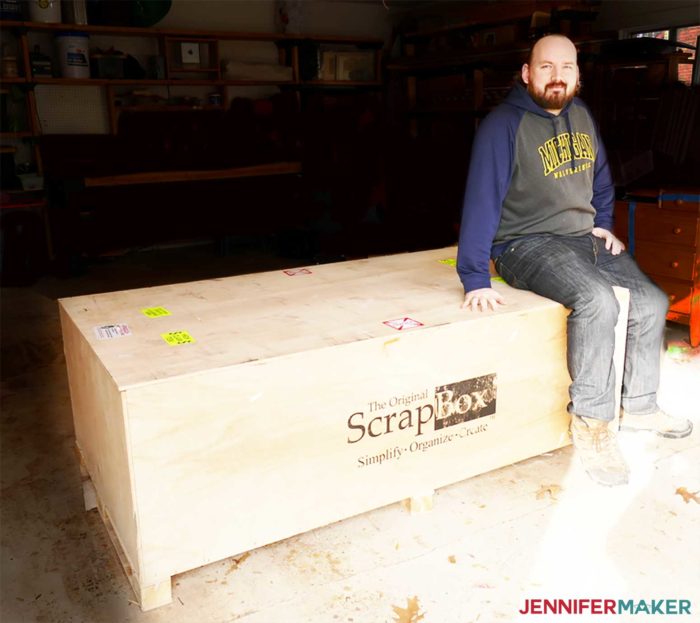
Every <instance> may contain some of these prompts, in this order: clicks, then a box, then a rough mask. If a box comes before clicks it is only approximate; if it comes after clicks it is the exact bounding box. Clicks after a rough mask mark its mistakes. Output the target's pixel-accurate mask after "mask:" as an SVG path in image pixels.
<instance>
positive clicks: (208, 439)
mask: <svg viewBox="0 0 700 623" xmlns="http://www.w3.org/2000/svg"><path fill="white" fill-rule="evenodd" d="M455 253H456V250H455V249H454V248H451V249H440V250H435V251H425V252H420V253H411V254H402V255H394V256H387V257H378V258H372V259H368V260H358V261H351V262H342V263H337V264H327V265H321V266H311V267H308V268H302V269H299V268H295V269H292V270H288V271H274V272H267V273H260V274H250V275H243V276H238V277H230V278H224V279H213V280H210V281H200V282H194V283H183V284H176V285H167V286H159V287H154V288H146V289H139V290H130V291H124V292H111V293H105V294H97V295H89V296H81V297H75V298H69V299H62V300H61V301H60V312H61V323H62V328H63V338H64V346H65V353H66V364H67V368H68V378H69V383H70V391H71V399H72V405H73V415H74V422H75V433H76V441H77V446H78V449H79V453H80V456H81V463H82V466H83V474H84V478H85V483H84V487H85V500H86V507H87V508H91V507H94V506H97V507H98V508H99V510H100V513H101V515H102V517H103V519H104V521H105V524H106V525H107V527H108V531H109V533H110V534H111V535H112V538H113V541H114V543H115V546H116V548H117V551H118V552H119V555H120V557H121V560H122V563H123V564H124V566H125V568H126V569H127V575H128V577H129V579H130V581H131V582H132V585H133V587H134V590H135V591H136V593H137V596H138V598H139V600H140V602H141V606H142V608H143V609H150V608H153V607H156V606H159V605H162V604H164V603H168V602H169V601H170V600H171V588H170V587H171V576H173V575H175V574H178V573H181V572H184V571H187V570H189V569H193V568H196V567H199V566H201V565H205V564H207V563H210V562H214V561H217V560H221V559H224V558H227V557H229V556H235V555H237V554H240V553H242V552H245V551H248V550H251V549H253V548H256V547H260V546H262V545H266V544H268V543H272V542H274V541H278V540H280V539H284V538H287V537H290V536H292V535H295V534H299V533H302V532H305V531H307V530H311V529H313V528H317V527H319V526H323V525H326V524H329V523H332V522H335V521H338V520H341V519H344V518H347V517H350V516H353V515H356V514H358V513H362V512H366V511H369V510H371V509H374V508H377V507H380V506H384V505H387V504H390V503H393V502H396V501H399V500H404V499H407V498H411V497H414V496H415V495H416V494H423V493H424V492H425V491H432V490H435V489H436V488H438V487H443V486H445V485H448V484H451V483H454V482H457V481H460V480H463V479H465V478H468V477H470V476H473V475H475V474H480V473H482V472H485V471H488V470H492V469H496V468H498V467H502V466H504V465H509V464H511V463H514V462H516V461H520V460H523V459H526V458H528V457H532V456H535V455H538V454H541V453H543V452H547V451H550V450H553V449H555V448H559V447H561V446H564V445H566V444H568V443H569V437H568V434H567V430H568V424H569V417H568V415H567V413H566V405H567V403H568V391H567V388H568V385H569V376H568V373H567V367H566V317H567V311H566V310H565V309H564V308H563V307H562V306H561V305H559V304H557V303H554V302H552V301H550V300H547V299H545V298H542V297H539V296H537V295H535V294H532V293H530V292H526V291H522V290H514V289H511V288H509V287H508V286H506V285H505V284H504V283H502V282H499V281H494V284H493V285H494V287H495V288H496V289H497V290H499V291H502V292H504V293H505V294H506V296H507V298H508V305H507V306H505V307H503V308H501V309H499V310H498V311H495V312H487V313H486V312H485V313H476V312H469V311H467V310H463V309H461V308H460V304H461V302H462V299H463V291H462V287H461V284H460V283H459V280H458V278H457V275H456V273H455V269H454V257H455ZM624 309H626V306H624ZM625 325H626V319H625V318H622V319H621V326H623V327H624V326H625ZM618 339H620V338H619V336H618ZM618 343H622V344H624V339H621V340H620V341H619V342H618Z"/></svg>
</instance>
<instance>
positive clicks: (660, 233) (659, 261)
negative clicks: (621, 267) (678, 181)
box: [615, 188, 700, 346]
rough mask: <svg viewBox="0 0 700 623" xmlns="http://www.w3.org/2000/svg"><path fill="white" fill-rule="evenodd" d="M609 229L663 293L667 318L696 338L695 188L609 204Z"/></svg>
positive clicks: (698, 222) (699, 340)
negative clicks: (611, 220)
mask: <svg viewBox="0 0 700 623" xmlns="http://www.w3.org/2000/svg"><path fill="white" fill-rule="evenodd" d="M615 232H616V233H617V235H618V236H619V237H620V238H621V239H622V240H623V241H624V242H626V243H627V245H628V248H629V250H630V252H631V253H632V254H633V255H634V257H635V259H636V260H637V262H638V264H639V266H640V268H641V269H642V270H643V271H644V272H645V273H647V274H648V275H649V276H650V277H651V278H652V279H653V280H654V281H655V282H656V283H657V284H658V285H659V287H661V288H662V289H663V290H664V291H665V292H666V293H667V294H668V297H669V302H670V309H669V312H668V316H667V318H668V319H669V320H673V321H675V322H680V323H683V324H686V325H688V326H689V328H690V343H691V345H692V346H698V345H699V344H700V251H699V246H700V188H678V189H671V190H656V189H654V190H649V191H641V192H638V193H635V194H633V195H631V196H629V197H628V198H627V199H626V200H624V201H618V202H616V204H615Z"/></svg>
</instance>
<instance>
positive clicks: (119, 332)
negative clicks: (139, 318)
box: [95, 324, 131, 340]
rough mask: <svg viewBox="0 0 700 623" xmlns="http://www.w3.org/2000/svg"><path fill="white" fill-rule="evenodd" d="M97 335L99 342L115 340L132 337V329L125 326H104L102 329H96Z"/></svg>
mask: <svg viewBox="0 0 700 623" xmlns="http://www.w3.org/2000/svg"><path fill="white" fill-rule="evenodd" d="M95 335H96V336H97V339H98V340H113V339H114V338H116V337H126V336H127V335H131V329H129V325H125V324H103V325H102V326H101V327H95Z"/></svg>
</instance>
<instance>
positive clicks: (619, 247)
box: [591, 227, 625, 255]
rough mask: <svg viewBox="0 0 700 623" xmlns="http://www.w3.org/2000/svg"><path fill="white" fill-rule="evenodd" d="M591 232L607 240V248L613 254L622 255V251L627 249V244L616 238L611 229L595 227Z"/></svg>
mask: <svg viewBox="0 0 700 623" xmlns="http://www.w3.org/2000/svg"><path fill="white" fill-rule="evenodd" d="M591 233H592V234H593V235H594V236H595V237H596V238H601V239H602V240H605V248H606V249H607V250H608V251H610V253H612V254H613V255H620V253H621V252H622V251H624V250H625V245H624V244H623V243H622V241H621V240H619V239H618V238H616V237H615V235H614V234H613V233H612V232H611V231H608V230H607V229H603V228H602V227H594V228H593V230H592V231H591Z"/></svg>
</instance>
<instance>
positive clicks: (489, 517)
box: [0, 249, 700, 623]
mask: <svg viewBox="0 0 700 623" xmlns="http://www.w3.org/2000/svg"><path fill="white" fill-rule="evenodd" d="M292 264H293V261H290V260H285V259H282V258H276V257H274V256H272V255H270V254H265V253H260V252H257V251H255V252H246V253H237V254H234V255H233V256H231V257H227V258H220V259H214V258H213V257H212V256H211V254H207V253H206V252H205V250H204V249H199V250H198V249H189V250H185V251H182V250H180V251H178V252H172V251H151V252H143V253H139V254H134V255H129V256H125V257H122V258H117V259H114V260H112V261H109V262H106V263H103V264H98V265H93V266H91V267H90V271H89V273H88V274H86V275H85V276H83V277H80V278H73V279H65V280H59V279H56V278H52V277H46V278H43V279H42V280H41V281H39V282H38V283H37V284H36V285H34V286H32V287H27V288H5V289H3V291H2V354H3V368H2V498H1V503H2V524H1V530H2V576H1V579H2V586H1V591H2V593H1V597H2V602H1V606H0V607H1V609H0V618H1V620H2V621H3V623H21V622H27V623H29V622H32V623H34V622H36V623H69V622H76V623H78V622H79V623H103V622H105V623H112V622H118V623H121V622H124V623H126V622H148V623H151V622H163V623H165V622H167V623H179V622H188V623H189V622H196V623H202V622H204V623H210V622H211V623H219V622H234V621H235V622H238V623H332V622H334V621H351V622H355V623H375V622H376V623H383V622H390V621H398V622H400V623H414V622H415V623H418V622H423V623H470V622H476V621H480V622H482V623H492V622H497V621H518V620H522V621H538V620H540V621H545V620H552V619H553V618H556V619H557V620H575V621H587V620H594V621H598V622H599V621H604V620H616V621H624V620H634V621H646V620H651V619H652V615H644V614H639V615H636V616H633V617H631V616H629V615H626V616H617V617H615V618H613V617H612V616H610V617H608V616H600V615H598V616H583V615H578V616H575V615H571V616H557V617H554V616H553V615H549V616H530V615H527V616H520V615H519V614H518V609H520V608H522V607H523V604H524V601H525V600H526V599H537V598H548V599H573V598H591V599H595V598H600V599H615V600H618V599H624V600H628V599H634V600H647V601H649V602H650V601H651V600H652V599H685V600H690V602H691V612H692V614H691V615H690V616H688V615H684V616H670V615H669V616H666V617H663V618H662V620H682V621H691V620H694V621H698V620H700V493H697V496H696V497H695V498H693V497H691V496H690V495H688V494H686V495H685V498H684V496H683V494H684V492H686V491H687V492H688V493H689V494H692V493H693V492H700V467H699V466H700V349H694V350H693V349H691V348H690V347H689V346H688V344H687V328H685V327H681V326H679V325H673V324H669V326H668V330H667V337H668V343H669V348H668V350H667V351H666V353H665V354H664V359H663V370H662V385H661V394H660V402H661V404H662V405H663V406H664V407H666V408H667V409H668V410H670V411H672V412H674V413H677V414H678V415H683V416H685V417H689V418H691V419H692V420H694V422H695V423H696V428H695V431H694V432H693V435H691V436H690V437H689V438H687V439H683V440H678V441H666V440H658V439H657V438H655V437H652V436H650V435H646V434H637V435H626V436H623V437H622V438H621V443H622V447H623V450H624V452H625V454H626V456H627V458H628V460H629V463H630V465H631V468H632V480H631V482H630V484H629V485H628V486H626V487H622V488H615V489H606V488H602V487H598V486H596V485H594V484H593V483H591V482H590V481H589V480H588V478H587V477H586V476H585V474H584V473H583V472H582V470H581V468H580V466H579V463H578V459H577V458H576V457H575V456H573V453H572V450H571V448H570V447H568V448H564V449H562V450H559V451H557V452H553V453H549V454H547V455H543V456H540V457H536V458H533V459H530V460H528V461H524V462H522V463H518V464H516V465H512V466H509V467H506V468H503V469H500V470H497V471H494V472H491V473H488V474H484V475H482V476H478V477H475V478H472V479H469V480H466V481H464V482H461V483H458V484H455V485H452V486H449V487H446V488H444V489H441V490H439V491H438V492H437V494H436V495H435V499H434V508H433V510H432V511H428V512H423V513H416V514H411V513H409V512H408V511H407V510H406V508H405V507H404V506H403V505H402V504H394V505H391V506H387V507H384V508H380V509H377V510H375V511H372V512H369V513H366V514H363V515H360V516H357V517H354V518H351V519H348V520H345V521H342V522H338V523H336V524H332V525H330V526H326V527H324V528H320V529H317V530H314V531H312V532H309V533H306V534H302V535H299V536H296V537H293V538H290V539H287V540H285V541H283V542H279V543H276V544H273V545H269V546H267V547H263V548H260V549H258V550H254V551H252V552H249V553H246V554H243V555H239V556H237V557H235V558H228V559H226V560H223V561H220V562H217V563H213V564H211V565H208V566H206V567H202V568H200V569H196V570H194V571H190V572H187V573H184V574H182V575H179V576H176V577H175V578H174V581H173V602H172V603H171V604H170V605H168V606H164V607H162V608H159V609H157V610H154V611H151V612H146V613H143V612H141V611H140V609H139V608H138V606H137V605H135V604H134V603H133V602H132V600H133V599H134V597H133V594H132V591H131V588H130V585H129V583H128V581H127V579H126V576H125V575H124V572H123V571H122V569H121V567H120V565H119V562H118V559H117V556H116V553H115V551H114V550H113V548H112V545H111V543H110V541H109V538H108V536H107V533H106V531H105V529H104V526H103V524H102V522H101V520H100V517H99V515H98V513H97V511H95V510H93V511H90V512H85V511H84V510H83V497H82V491H81V484H80V475H79V470H78V463H77V460H76V458H75V455H74V453H73V425H72V416H71V408H70V398H69V394H68V385H67V380H66V373H65V364H64V359H63V354H62V343H61V335H60V327H59V321H58V310H57V305H56V298H58V297H63V296H72V295H77V294H85V293H88V292H98V291H106V290H119V289H126V288H133V287H140V286H144V285H154V284H156V283H166V282H179V281H188V280H194V279H200V278H208V277H214V276H221V275H230V274H236V273H246V272H253V271H257V270H271V269H277V268H282V267H284V268H287V267H289V266H290V265H292ZM280 512H284V509H280ZM626 617H627V618H626ZM653 620H659V618H658V616H654V617H653Z"/></svg>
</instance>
